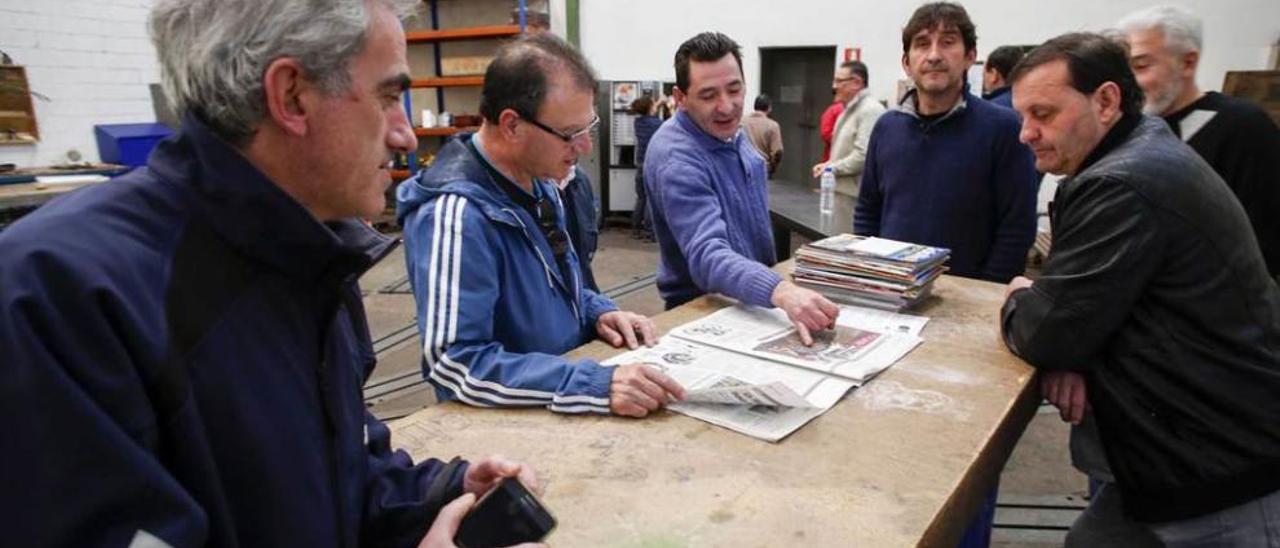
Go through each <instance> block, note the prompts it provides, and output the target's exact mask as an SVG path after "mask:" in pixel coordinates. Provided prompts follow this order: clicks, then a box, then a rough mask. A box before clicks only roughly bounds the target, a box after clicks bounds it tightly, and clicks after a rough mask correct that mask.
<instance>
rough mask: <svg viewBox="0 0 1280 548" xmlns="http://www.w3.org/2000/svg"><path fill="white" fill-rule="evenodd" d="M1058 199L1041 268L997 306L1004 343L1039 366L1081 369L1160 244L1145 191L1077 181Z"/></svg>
mask: <svg viewBox="0 0 1280 548" xmlns="http://www.w3.org/2000/svg"><path fill="white" fill-rule="evenodd" d="M1074 183H1076V184H1073V187H1074V188H1073V190H1072V191H1071V192H1070V193H1069V195H1066V196H1060V199H1059V200H1058V211H1057V218H1056V219H1055V222H1054V227H1053V228H1054V240H1053V248H1052V250H1051V251H1050V253H1049V258H1048V260H1047V261H1046V262H1045V267H1044V274H1043V276H1042V277H1041V278H1040V279H1039V280H1037V281H1036V282H1035V283H1034V284H1033V285H1032V286H1031V287H1029V288H1027V289H1023V290H1020V291H1017V292H1014V293H1013V294H1012V295H1010V297H1009V299H1008V300H1007V301H1006V302H1005V305H1004V309H1003V311H1002V313H1001V317H1002V320H1001V323H1002V327H1003V329H1002V331H1003V336H1004V340H1005V343H1006V344H1007V345H1008V346H1009V349H1010V350H1012V351H1013V352H1014V353H1015V354H1017V355H1018V356H1021V357H1022V358H1023V359H1024V360H1026V361H1027V363H1029V364H1031V365H1032V366H1034V367H1036V368H1039V369H1049V370H1071V371H1087V370H1089V369H1092V368H1093V367H1096V366H1097V365H1098V364H1099V362H1100V361H1101V360H1100V359H1099V358H1098V356H1099V354H1100V353H1101V351H1102V349H1103V348H1104V347H1105V345H1106V343H1107V340H1108V338H1109V337H1110V336H1111V334H1112V333H1114V332H1115V331H1116V330H1117V329H1118V328H1119V326H1120V325H1121V324H1122V323H1123V322H1124V321H1125V319H1126V317H1127V316H1128V315H1129V313H1130V309H1131V308H1132V306H1133V303H1134V302H1135V301H1137V299H1138V298H1139V296H1140V295H1141V293H1142V291H1143V287H1144V286H1146V284H1147V282H1148V280H1149V279H1150V278H1151V277H1152V276H1153V275H1154V273H1155V272H1157V271H1158V268H1159V265H1160V263H1161V260H1162V258H1161V257H1162V253H1163V249H1164V247H1165V245H1164V242H1162V241H1161V238H1162V236H1161V231H1160V230H1159V226H1158V224H1157V223H1159V222H1160V221H1159V220H1158V219H1157V218H1156V216H1155V214H1154V212H1153V211H1152V209H1151V207H1152V206H1151V205H1150V204H1149V203H1148V202H1147V201H1146V200H1145V199H1143V197H1142V196H1141V195H1140V194H1138V193H1137V192H1136V191H1135V190H1133V189H1132V188H1131V187H1130V186H1129V185H1127V184H1125V183H1124V182H1123V181H1119V180H1115V179H1109V178H1101V179H1097V180H1093V181H1075V182H1074Z"/></svg>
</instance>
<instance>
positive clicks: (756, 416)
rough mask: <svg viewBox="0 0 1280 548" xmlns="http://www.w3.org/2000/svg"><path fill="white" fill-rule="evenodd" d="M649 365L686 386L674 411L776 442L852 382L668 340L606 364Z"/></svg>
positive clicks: (823, 409)
mask: <svg viewBox="0 0 1280 548" xmlns="http://www.w3.org/2000/svg"><path fill="white" fill-rule="evenodd" d="M637 362H639V363H646V364H649V365H652V366H653V367H656V368H658V369H660V370H662V371H663V372H665V373H666V374H667V375H669V376H671V377H672V378H673V379H675V380H676V382H679V383H680V384H681V386H684V387H685V390H686V399H685V401H681V402H676V403H673V404H671V405H670V406H669V407H670V409H671V410H672V411H675V412H677V413H682V414H685V415H688V416H690V417H694V418H696V419H700V420H704V421H707V422H709V423H711V424H715V425H717V426H722V427H724V428H728V429H730V430H733V431H735V432H740V433H743V434H746V435H748V436H752V437H755V438H759V439H762V440H766V441H770V442H776V441H778V440H781V439H782V438H785V437H786V436H787V435H789V434H791V433H792V432H795V431H796V430H798V429H799V428H800V427H801V426H804V425H805V424H806V423H808V422H809V421H811V420H813V419H814V418H815V417H817V416H819V415H821V414H823V413H825V412H826V411H827V410H829V409H831V407H832V406H834V405H835V404H836V402H838V401H840V398H841V397H843V396H844V394H845V393H847V392H848V391H849V389H850V388H853V386H854V383H853V382H851V381H849V380H847V379H842V378H839V377H833V376H831V375H826V374H822V373H817V372H813V371H808V370H805V369H800V368H796V367H792V366H789V365H783V364H780V363H776V362H771V361H767V360H763V359H760V358H756V357H752V356H748V355H744V354H740V353H737V352H731V351H728V350H724V349H721V348H716V347H713V346H707V345H703V344H697V343H692V342H689V341H685V340H681V339H677V338H674V337H664V338H662V340H661V341H659V343H658V344H657V345H656V346H654V347H652V348H640V349H638V350H633V351H630V352H627V353H625V354H620V355H618V356H615V357H613V358H612V359H610V360H608V361H606V362H605V364H606V365H620V364H624V363H637Z"/></svg>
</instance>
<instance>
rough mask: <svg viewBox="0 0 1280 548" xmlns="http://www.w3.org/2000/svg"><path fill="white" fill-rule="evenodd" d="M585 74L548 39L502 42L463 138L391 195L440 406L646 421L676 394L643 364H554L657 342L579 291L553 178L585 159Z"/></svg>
mask: <svg viewBox="0 0 1280 548" xmlns="http://www.w3.org/2000/svg"><path fill="white" fill-rule="evenodd" d="M594 103H595V75H594V74H593V72H592V70H591V68H590V66H589V65H588V64H587V62H586V60H585V59H584V58H583V57H582V56H581V54H579V53H578V52H577V51H575V50H574V49H573V48H572V47H570V46H569V45H567V44H565V43H564V42H563V41H561V40H560V39H559V38H556V37H555V36H554V35H551V34H548V33H540V34H535V35H530V36H526V37H523V38H521V39H519V40H516V41H513V42H510V43H508V44H507V45H505V46H503V47H502V49H501V50H500V51H499V52H498V55H497V56H496V57H495V58H494V60H493V62H492V63H491V64H490V65H489V68H488V70H487V71H486V73H485V84H484V88H483V91H482V94H481V103H480V112H481V114H482V115H483V116H484V122H483V124H482V125H481V127H480V130H479V131H478V132H477V133H476V134H474V135H461V136H459V137H458V138H457V139H453V140H451V141H450V142H449V143H448V144H446V145H445V146H444V148H442V149H441V150H440V153H439V154H438V155H437V157H436V161H435V163H434V164H432V166H431V167H430V168H428V169H426V170H424V171H422V172H421V173H419V174H418V175H416V176H414V177H413V178H410V179H409V180H407V181H405V182H404V183H402V184H401V185H400V187H399V188H398V189H397V192H396V198H397V212H396V216H397V218H398V219H399V221H400V223H401V225H403V226H404V238H405V250H406V251H405V257H406V261H407V262H408V270H409V280H410V282H411V283H412V285H413V290H414V298H415V299H416V301H417V305H418V329H419V332H420V333H421V335H422V342H423V365H422V367H423V375H424V376H425V377H426V378H427V380H428V381H430V382H431V384H432V385H434V386H435V388H436V395H437V397H439V398H440V399H441V400H454V399H456V400H459V401H461V402H464V403H467V404H471V405H476V406H483V407H509V406H545V407H547V408H548V409H551V410H552V411H557V412H562V413H589V412H596V413H610V412H612V413H616V414H620V415H629V416H636V417H643V416H645V415H647V414H649V413H650V412H653V411H655V410H657V409H659V408H661V407H662V406H664V405H665V404H666V403H668V402H670V401H674V400H677V399H680V398H683V396H684V390H683V389H682V388H681V387H680V385H679V384H677V383H676V382H675V381H674V380H672V379H671V378H670V377H667V376H666V375H664V374H662V373H661V372H659V371H658V370H657V369H655V368H653V367H650V366H647V365H643V364H626V365H621V366H618V367H604V366H601V365H600V364H599V363H597V362H595V361H592V360H569V359H565V358H563V357H561V356H560V355H561V354H563V353H565V352H567V351H569V350H572V349H574V348H576V347H578V346H580V345H582V344H584V343H586V342H589V341H591V340H592V339H594V338H595V337H596V336H599V337H600V338H602V339H604V340H605V341H606V342H608V343H610V344H612V345H614V346H618V347H621V346H623V345H626V346H627V347H630V348H637V347H638V346H639V345H640V344H647V345H652V344H654V343H655V342H656V341H657V335H656V333H655V332H654V327H653V323H652V322H651V321H650V320H649V319H648V318H645V317H644V316H641V315H638V314H634V313H631V312H624V311H621V310H618V308H617V306H616V305H614V303H613V301H611V300H610V299H609V298H608V297H605V296H604V295H601V294H599V293H596V292H594V291H592V290H590V289H588V288H587V287H586V286H585V285H584V283H583V280H582V277H581V271H580V270H579V266H578V261H579V257H578V253H577V251H576V250H575V249H574V248H573V244H572V242H571V240H570V239H569V238H568V235H567V233H566V231H565V210H564V207H563V204H562V203H561V202H560V199H559V196H558V193H557V192H556V188H555V186H554V181H556V180H560V179H563V178H564V177H565V176H566V175H568V173H570V171H571V170H572V169H573V167H574V165H575V163H576V162H577V158H578V156H579V155H582V154H586V153H588V152H590V150H591V131H592V130H593V129H594V128H595V127H596V125H597V124H598V123H599V118H598V117H597V116H596V115H595V112H594V110H595V109H594V106H593V105H594Z"/></svg>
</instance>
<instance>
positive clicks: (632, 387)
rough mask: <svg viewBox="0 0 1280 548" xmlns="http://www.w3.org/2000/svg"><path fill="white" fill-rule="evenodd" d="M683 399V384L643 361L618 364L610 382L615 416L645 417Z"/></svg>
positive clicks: (610, 406) (612, 407)
mask: <svg viewBox="0 0 1280 548" xmlns="http://www.w3.org/2000/svg"><path fill="white" fill-rule="evenodd" d="M683 399H684V387H682V386H680V383H678V382H676V381H675V379H672V378H671V377H668V376H667V375H666V374H665V373H663V372H661V371H658V369H657V368H655V367H652V366H649V365H646V364H643V363H629V364H626V365H619V366H617V369H615V370H614V371H613V383H612V384H610V385H609V410H610V411H612V412H613V413H614V414H615V415H626V416H629V417H644V416H646V415H648V414H649V413H651V412H653V411H657V410H658V409H661V408H662V407H663V406H665V405H667V404H668V403H671V402H673V401H679V400H683Z"/></svg>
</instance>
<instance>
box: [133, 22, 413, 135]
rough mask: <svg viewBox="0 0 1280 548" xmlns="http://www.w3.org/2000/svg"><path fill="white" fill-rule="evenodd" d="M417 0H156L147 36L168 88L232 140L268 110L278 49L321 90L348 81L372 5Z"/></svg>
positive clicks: (182, 108)
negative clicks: (269, 78) (268, 77)
mask: <svg viewBox="0 0 1280 548" xmlns="http://www.w3.org/2000/svg"><path fill="white" fill-rule="evenodd" d="M420 5H421V2H418V1H416V0H159V1H157V2H156V5H155V7H154V8H153V9H152V11H151V20H150V29H151V41H152V43H153V44H154V45H155V48H156V52H157V53H158V55H159V60H160V72H161V79H162V81H163V84H164V90H165V94H166V95H167V96H168V98H169V101H170V102H171V103H172V104H173V106H174V110H175V111H176V112H178V113H179V114H180V115H182V114H186V113H190V114H192V115H195V116H196V117H198V118H199V119H200V120H201V121H202V122H204V123H205V124H207V125H208V126H209V127H210V128H211V129H212V130H213V131H214V132H215V133H217V134H218V135H219V136H221V137H222V138H224V139H226V140H228V141H230V142H231V143H233V144H243V143H244V142H246V141H247V140H248V139H249V138H250V137H252V136H253V134H254V133H255V132H256V129H257V126H258V123H259V122H261V121H262V119H263V118H264V117H265V116H266V104H265V97H264V90H263V76H264V74H265V73H266V70H267V67H268V66H269V65H270V64H271V63H272V62H273V61H275V60H277V59H280V58H282V57H291V58H294V59H297V60H298V61H299V62H300V63H301V64H302V67H303V70H304V71H305V72H306V75H307V77H308V78H310V79H311V80H312V81H314V82H316V83H317V85H318V86H319V87H320V89H322V90H323V91H324V92H326V93H330V94H340V93H343V92H345V91H347V90H349V89H350V87H351V77H350V74H349V72H348V67H347V65H348V63H349V61H350V60H351V58H352V57H355V56H356V55H358V54H359V53H360V51H361V50H362V49H363V48H364V44H365V38H366V34H367V31H368V28H369V23H370V20H371V18H370V11H371V10H370V8H371V7H373V6H383V7H386V8H389V9H391V10H392V12H393V13H395V14H396V16H398V17H400V18H404V17H407V16H410V15H412V14H414V13H416V8H418V7H420Z"/></svg>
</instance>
